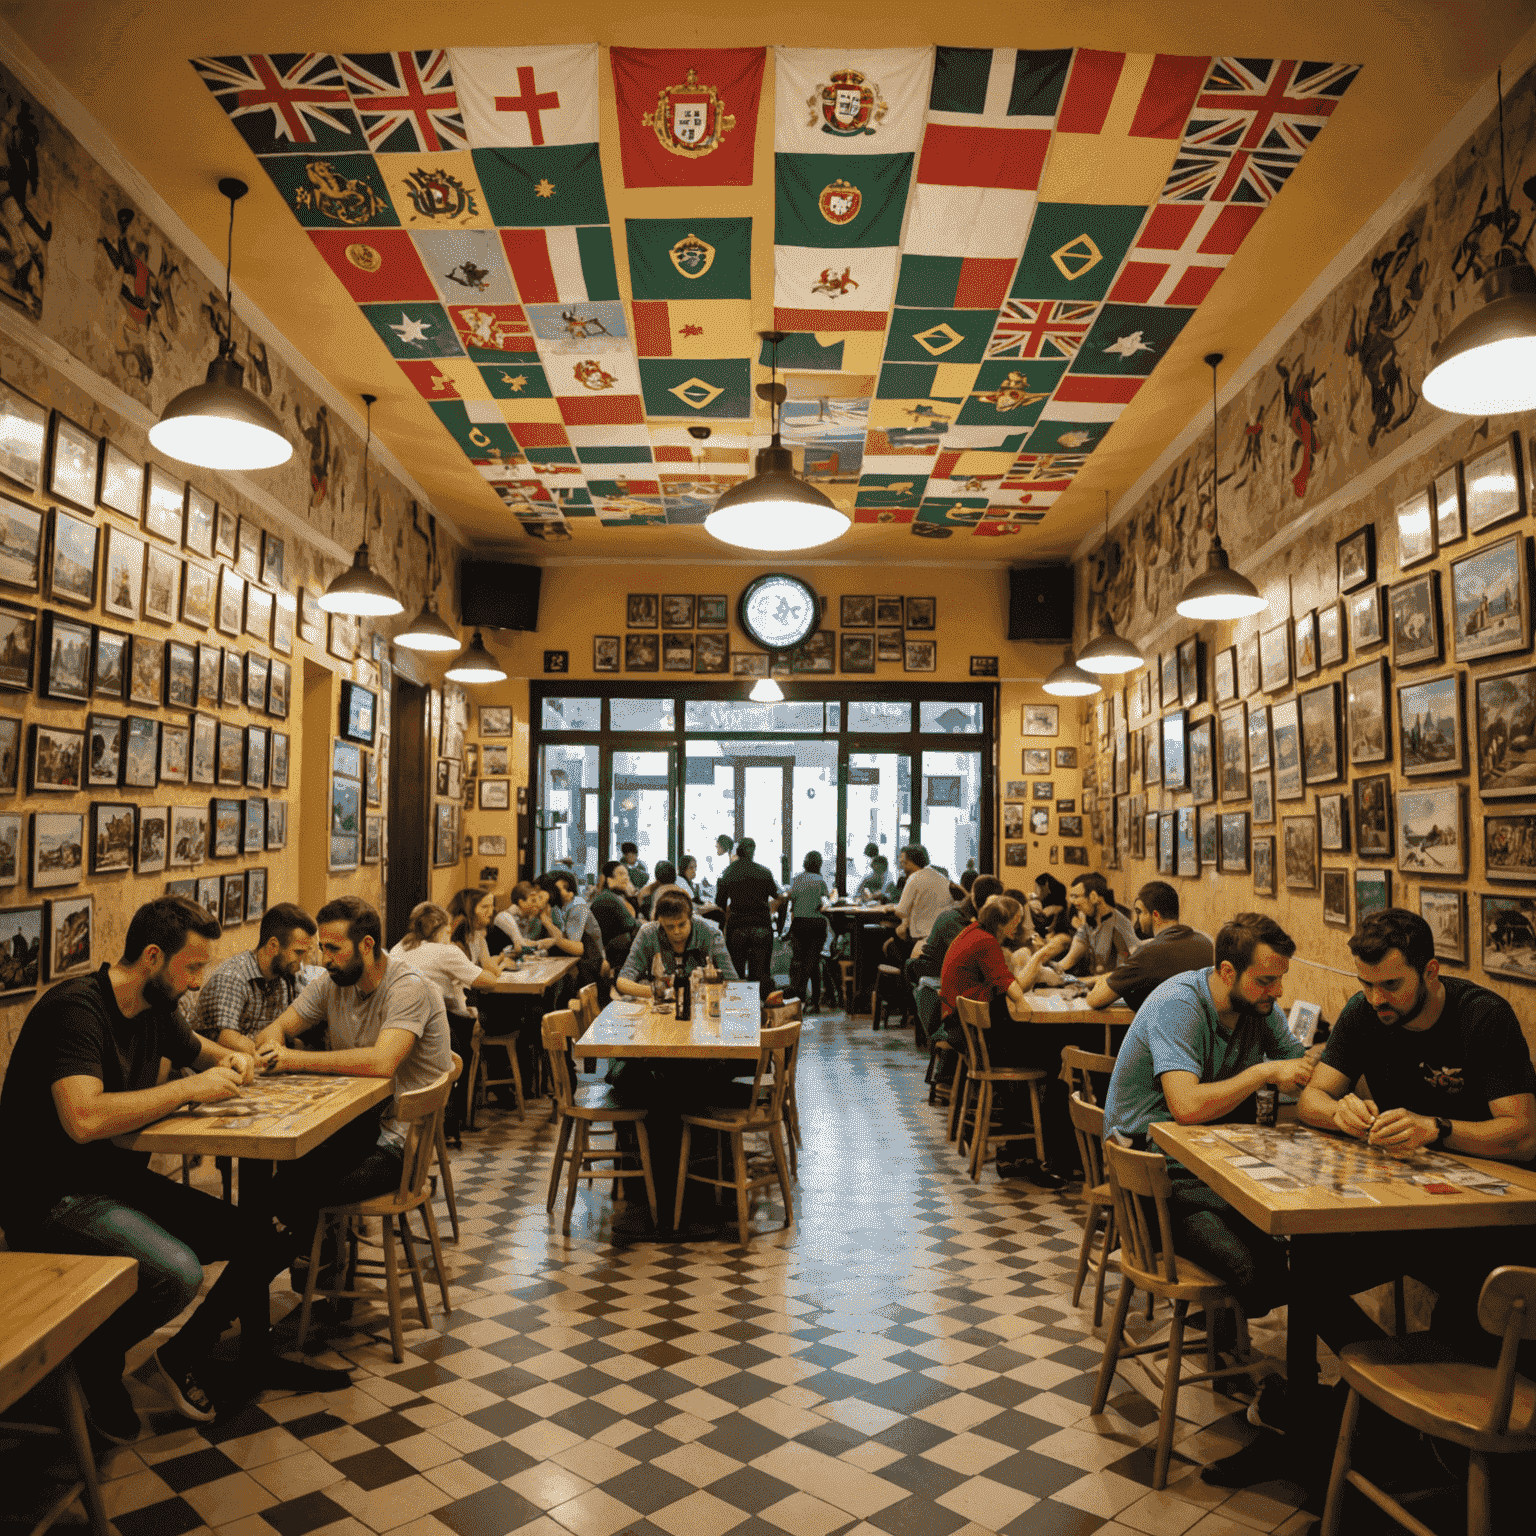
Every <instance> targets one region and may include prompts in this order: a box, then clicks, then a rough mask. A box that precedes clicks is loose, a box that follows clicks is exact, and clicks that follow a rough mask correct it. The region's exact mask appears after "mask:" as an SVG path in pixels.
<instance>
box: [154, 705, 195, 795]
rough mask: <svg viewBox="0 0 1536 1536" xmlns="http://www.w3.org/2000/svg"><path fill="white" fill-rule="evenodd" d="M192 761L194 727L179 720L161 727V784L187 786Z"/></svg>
mask: <svg viewBox="0 0 1536 1536" xmlns="http://www.w3.org/2000/svg"><path fill="white" fill-rule="evenodd" d="M191 760H192V727H191V726H190V725H185V724H183V723H182V722H181V721H179V720H166V721H162V722H161V726H160V782H161V783H162V784H185V783H186V782H187V773H188V770H189V769H190V767H191Z"/></svg>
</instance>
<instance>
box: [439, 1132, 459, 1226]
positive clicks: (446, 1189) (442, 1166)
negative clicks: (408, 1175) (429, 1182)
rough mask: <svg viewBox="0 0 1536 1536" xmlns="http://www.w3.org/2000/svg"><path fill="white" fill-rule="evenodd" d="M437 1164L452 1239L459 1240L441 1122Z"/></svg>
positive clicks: (457, 1206)
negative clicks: (441, 1178) (441, 1180)
mask: <svg viewBox="0 0 1536 1536" xmlns="http://www.w3.org/2000/svg"><path fill="white" fill-rule="evenodd" d="M437 1166H438V1170H439V1171H440V1172H441V1173H442V1176H443V1194H444V1195H445V1196H446V1197H447V1200H448V1220H449V1221H450V1222H451V1223H452V1224H453V1240H454V1242H458V1240H459V1202H458V1201H457V1200H456V1199H455V1198H454V1194H453V1169H452V1168H450V1167H449V1166H448V1138H447V1137H446V1136H445V1135H444V1134H443V1126H442V1122H441V1121H439V1122H438V1126H437Z"/></svg>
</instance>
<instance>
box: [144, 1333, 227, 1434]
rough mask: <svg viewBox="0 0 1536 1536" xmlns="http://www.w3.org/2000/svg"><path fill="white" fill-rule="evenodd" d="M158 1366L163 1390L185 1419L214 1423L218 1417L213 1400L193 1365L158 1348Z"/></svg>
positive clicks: (199, 1422)
mask: <svg viewBox="0 0 1536 1536" xmlns="http://www.w3.org/2000/svg"><path fill="white" fill-rule="evenodd" d="M155 1368H156V1369H157V1370H158V1371H159V1372H160V1386H161V1389H162V1390H163V1391H164V1392H165V1395H166V1396H167V1397H168V1398H170V1400H171V1402H172V1403H173V1404H174V1405H175V1408H176V1411H177V1413H179V1414H180V1415H181V1416H182V1418H184V1419H191V1420H192V1421H193V1422H194V1423H197V1424H211V1423H213V1420H214V1418H215V1416H216V1410H215V1408H214V1406H213V1399H212V1398H211V1397H209V1396H208V1393H207V1392H206V1391H205V1390H204V1388H203V1384H202V1382H200V1381H199V1380H198V1378H197V1372H196V1371H194V1370H193V1368H192V1367H191V1365H189V1364H185V1363H183V1362H182V1361H180V1360H178V1359H177V1358H176V1357H175V1356H174V1355H173V1354H171V1353H170V1352H169V1350H168V1349H166V1348H161V1349H158V1350H156V1351H155Z"/></svg>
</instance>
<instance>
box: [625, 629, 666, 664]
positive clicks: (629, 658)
mask: <svg viewBox="0 0 1536 1536" xmlns="http://www.w3.org/2000/svg"><path fill="white" fill-rule="evenodd" d="M624 670H625V671H626V672H659V671H660V670H661V644H660V642H659V641H658V639H657V637H656V636H655V635H650V634H644V633H641V634H635V635H625V636H624Z"/></svg>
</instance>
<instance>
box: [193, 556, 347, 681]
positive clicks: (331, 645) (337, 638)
mask: <svg viewBox="0 0 1536 1536" xmlns="http://www.w3.org/2000/svg"><path fill="white" fill-rule="evenodd" d="M221 569H224V568H223V567H221ZM305 596H306V600H308V594H307V593H306V594H305ZM316 611H317V612H319V613H320V614H321V615H322V616H323V618H324V619H325V651H326V655H328V656H334V657H335V658H336V659H337V661H356V660H357V642H358V633H359V626H358V622H357V615H356V614H353V613H330V612H327V610H325V609H324V608H317V610H316Z"/></svg>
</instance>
